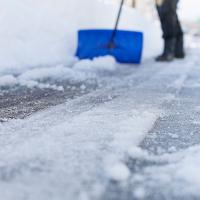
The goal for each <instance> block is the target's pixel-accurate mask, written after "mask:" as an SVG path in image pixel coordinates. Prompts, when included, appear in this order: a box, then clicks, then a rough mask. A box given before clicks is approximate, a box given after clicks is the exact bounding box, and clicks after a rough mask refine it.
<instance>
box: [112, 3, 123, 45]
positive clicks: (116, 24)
mask: <svg viewBox="0 0 200 200" xmlns="http://www.w3.org/2000/svg"><path fill="white" fill-rule="evenodd" d="M123 5H124V0H121V3H120V7H119V11H118V15H117V20H116V23H115V27H114V30H113V33H112V35H111V38H110V44H109V46H113V45H114V44H113V42H114V39H115V35H116V33H117V29H118V25H119V20H120V17H121V13H122V8H123Z"/></svg>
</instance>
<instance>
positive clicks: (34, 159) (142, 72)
mask: <svg viewBox="0 0 200 200" xmlns="http://www.w3.org/2000/svg"><path fill="white" fill-rule="evenodd" d="M198 52H199V51H198ZM199 64H200V62H199V55H198V53H197V49H195V50H194V51H193V50H191V51H190V55H189V56H188V58H187V59H185V60H183V61H175V62H173V63H170V64H168V65H167V64H156V63H154V62H153V61H146V62H145V63H144V64H143V65H142V66H141V67H139V68H133V69H129V70H128V68H129V67H128V66H127V67H125V69H124V70H128V73H122V75H119V74H121V73H119V74H118V75H116V76H115V74H113V73H111V74H110V75H107V76H106V77H105V78H102V79H101V81H100V82H101V87H98V88H97V89H96V90H91V91H90V92H89V93H88V94H85V95H81V96H80V97H78V98H75V99H69V100H68V101H67V102H66V103H64V104H61V105H58V106H55V107H52V108H49V109H47V110H45V111H40V112H37V113H35V114H32V115H31V116H29V117H27V118H26V119H22V120H20V119H16V120H11V121H9V122H7V123H2V124H0V139H1V140H0V157H1V159H0V195H1V198H2V199H4V200H22V199H26V200H35V199H38V200H47V199H48V200H61V199H62V200H63V199H70V200H88V199H92V200H93V199H103V200H104V199H105V200H106V199H108V200H110V199H112V200H118V199H119V200H122V199H123V200H129V199H153V200H154V199H167V200H168V199H198V198H200V192H199V191H200V189H199V188H200V181H199V180H200V177H199V175H198V169H199V162H200V161H199V158H200V146H199V142H200V137H199V130H200V105H199V97H200V92H199V91H200V90H199V87H200V86H199V85H200V77H199V73H200V68H198V67H199Z"/></svg>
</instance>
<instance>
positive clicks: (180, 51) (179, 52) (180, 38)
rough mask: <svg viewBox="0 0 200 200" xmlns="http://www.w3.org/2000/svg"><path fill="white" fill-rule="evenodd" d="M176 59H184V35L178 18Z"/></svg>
mask: <svg viewBox="0 0 200 200" xmlns="http://www.w3.org/2000/svg"><path fill="white" fill-rule="evenodd" d="M175 57H176V58H184V57H185V51H184V34H183V31H182V27H181V24H180V21H179V19H178V16H177V31H176V45H175Z"/></svg>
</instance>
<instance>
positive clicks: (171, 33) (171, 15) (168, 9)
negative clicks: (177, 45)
mask: <svg viewBox="0 0 200 200" xmlns="http://www.w3.org/2000/svg"><path fill="white" fill-rule="evenodd" d="M178 1H179V0H164V1H163V3H162V5H160V6H158V5H157V10H158V15H159V18H160V21H161V26H162V30H163V38H164V39H171V38H177V37H179V36H182V35H183V31H182V28H181V25H180V22H179V19H178V15H177V12H176V11H177V4H178Z"/></svg>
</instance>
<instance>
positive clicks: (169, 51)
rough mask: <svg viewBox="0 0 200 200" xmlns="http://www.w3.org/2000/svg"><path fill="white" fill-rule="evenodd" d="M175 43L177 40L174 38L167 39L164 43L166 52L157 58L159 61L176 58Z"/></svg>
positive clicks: (168, 60)
mask: <svg viewBox="0 0 200 200" xmlns="http://www.w3.org/2000/svg"><path fill="white" fill-rule="evenodd" d="M175 44H176V40H175V39H174V38H173V39H167V40H165V45H164V52H163V54H161V55H160V56H158V57H157V58H156V61H157V62H170V61H173V60H174V57H175V53H174V51H175Z"/></svg>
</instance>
